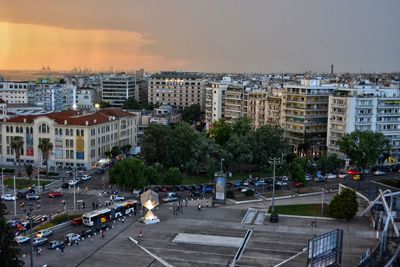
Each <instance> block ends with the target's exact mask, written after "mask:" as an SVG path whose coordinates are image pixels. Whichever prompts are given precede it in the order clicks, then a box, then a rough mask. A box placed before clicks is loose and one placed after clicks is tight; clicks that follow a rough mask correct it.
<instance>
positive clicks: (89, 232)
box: [80, 228, 95, 237]
mask: <svg viewBox="0 0 400 267" xmlns="http://www.w3.org/2000/svg"><path fill="white" fill-rule="evenodd" d="M94 232H95V230H93V229H92V228H89V229H85V230H82V231H81V232H80V235H81V237H88V236H89V237H90V236H92V235H93V234H94Z"/></svg>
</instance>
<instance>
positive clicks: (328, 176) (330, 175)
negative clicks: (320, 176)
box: [325, 173, 337, 179]
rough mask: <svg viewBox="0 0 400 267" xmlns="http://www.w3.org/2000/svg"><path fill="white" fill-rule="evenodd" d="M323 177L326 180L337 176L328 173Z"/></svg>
mask: <svg viewBox="0 0 400 267" xmlns="http://www.w3.org/2000/svg"><path fill="white" fill-rule="evenodd" d="M325 177H326V178H327V179H336V177H337V175H336V174H333V173H328V174H327V175H326V176H325Z"/></svg>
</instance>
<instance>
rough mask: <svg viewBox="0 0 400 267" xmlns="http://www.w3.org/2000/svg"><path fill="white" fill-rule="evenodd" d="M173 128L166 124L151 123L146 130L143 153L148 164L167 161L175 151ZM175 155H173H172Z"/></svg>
mask: <svg viewBox="0 0 400 267" xmlns="http://www.w3.org/2000/svg"><path fill="white" fill-rule="evenodd" d="M172 148H173V144H172V133H171V128H170V127H169V126H166V125H160V124H150V125H149V127H147V128H146V129H145V131H144V137H143V140H142V153H141V154H142V155H143V158H144V159H145V161H146V163H147V164H154V163H157V162H158V163H160V164H162V165H165V163H166V162H167V161H168V160H171V159H168V158H169V157H170V155H172V153H173V150H172ZM173 156H175V155H172V157H173Z"/></svg>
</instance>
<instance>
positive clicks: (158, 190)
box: [153, 186, 161, 193]
mask: <svg viewBox="0 0 400 267" xmlns="http://www.w3.org/2000/svg"><path fill="white" fill-rule="evenodd" d="M153 191H154V192H156V193H158V192H161V187H159V186H155V187H154V188H153Z"/></svg>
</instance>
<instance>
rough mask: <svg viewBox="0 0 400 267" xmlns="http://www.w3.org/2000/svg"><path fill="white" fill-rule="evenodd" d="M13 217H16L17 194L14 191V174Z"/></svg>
mask: <svg viewBox="0 0 400 267" xmlns="http://www.w3.org/2000/svg"><path fill="white" fill-rule="evenodd" d="M14 216H17V193H16V190H15V174H14Z"/></svg>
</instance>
